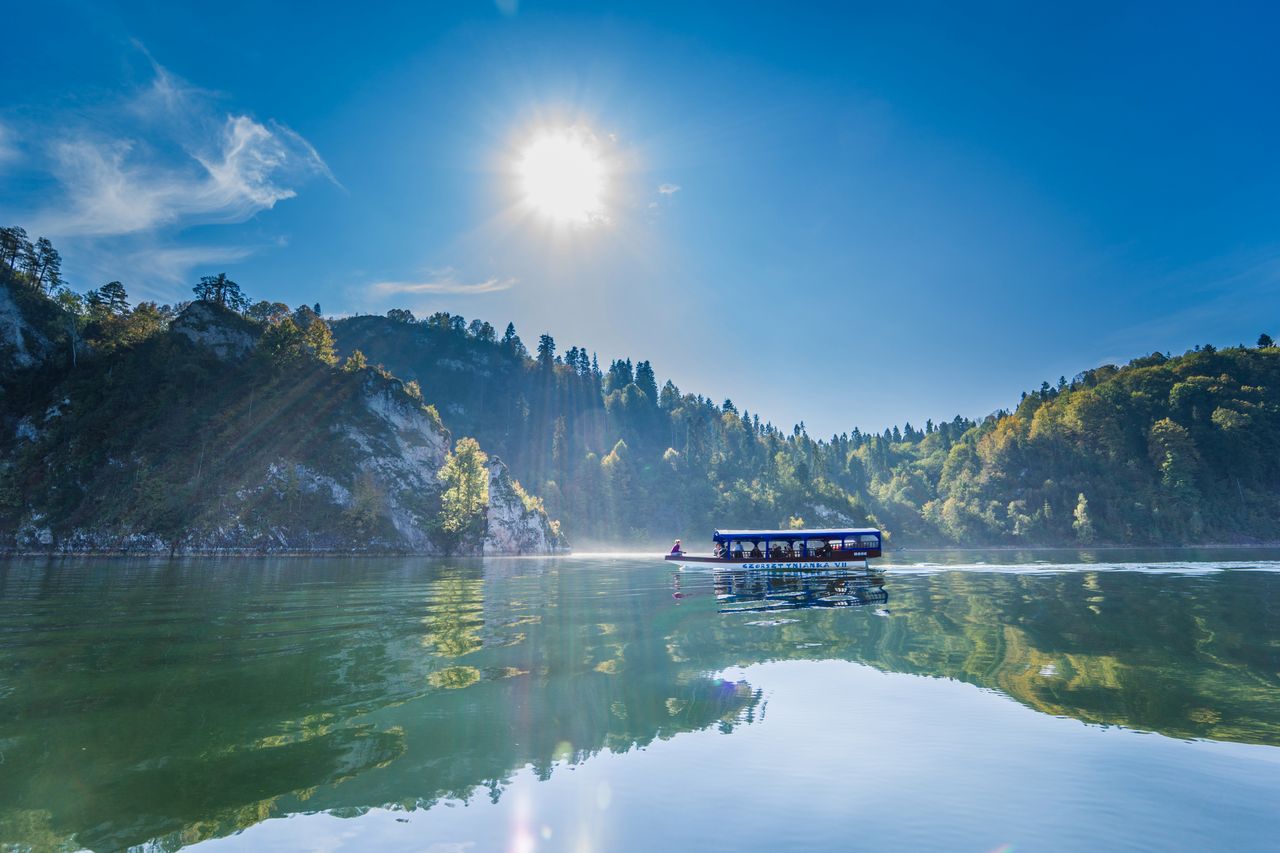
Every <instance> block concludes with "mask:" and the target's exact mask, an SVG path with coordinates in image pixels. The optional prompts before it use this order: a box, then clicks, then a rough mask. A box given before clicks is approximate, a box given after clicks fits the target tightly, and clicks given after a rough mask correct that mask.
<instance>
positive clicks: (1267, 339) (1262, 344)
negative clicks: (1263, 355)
mask: <svg viewBox="0 0 1280 853" xmlns="http://www.w3.org/2000/svg"><path fill="white" fill-rule="evenodd" d="M1275 345H1276V342H1275V341H1273V340H1272V339H1271V336H1270V335H1268V334H1267V333H1266V332H1263V333H1262V334H1260V335H1258V349H1270V348H1271V347H1273V346H1275Z"/></svg>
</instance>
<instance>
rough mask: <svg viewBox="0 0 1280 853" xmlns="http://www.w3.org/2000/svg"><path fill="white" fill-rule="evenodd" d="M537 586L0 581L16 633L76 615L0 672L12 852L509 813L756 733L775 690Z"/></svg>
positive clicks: (296, 571)
mask: <svg viewBox="0 0 1280 853" xmlns="http://www.w3.org/2000/svg"><path fill="white" fill-rule="evenodd" d="M526 565H528V566H532V567H533V569H532V570H529V569H526V574H524V575H521V574H518V573H511V572H508V574H509V576H508V577H504V578H503V579H502V580H501V581H500V582H499V583H498V584H497V585H496V586H494V585H493V584H490V583H489V582H488V580H487V578H486V575H485V573H484V571H482V569H481V567H480V565H479V564H478V563H472V564H461V565H453V566H444V567H441V566H439V565H434V564H427V565H423V564H422V563H421V562H420V561H405V562H404V563H403V564H401V567H400V568H396V565H395V564H394V563H390V562H381V563H374V564H372V565H370V564H368V563H360V562H356V561H353V562H350V563H342V562H339V561H318V562H315V563H310V562H309V561H308V562H302V561H299V562H298V563H288V562H280V563H276V564H272V565H271V566H270V567H268V568H266V569H264V568H263V566H262V565H261V564H257V565H254V566H252V567H251V568H247V569H246V570H244V571H238V570H237V569H235V568H227V569H225V571H224V572H223V573H222V574H221V576H220V577H218V578H217V579H216V580H215V579H214V578H213V577H212V576H210V575H209V574H207V566H206V565H197V566H194V567H181V566H176V565H174V566H167V567H165V566H156V567H143V568H137V567H136V566H135V567H134V568H131V569H129V568H126V567H123V566H122V567H120V568H119V569H116V568H115V567H113V571H112V572H103V573H100V574H99V575H96V576H95V575H92V574H90V575H88V576H84V575H77V574H76V573H75V572H74V571H72V572H68V573H66V575H65V576H64V575H62V574H60V570H59V569H58V568H57V567H52V568H49V569H48V570H47V571H44V572H41V571H39V570H37V571H35V572H33V573H32V577H31V578H29V579H28V582H26V583H16V584H15V583H14V579H13V578H12V577H8V578H6V577H4V570H3V569H0V584H3V583H5V582H6V581H7V582H8V583H7V586H5V589H6V596H7V597H8V602H4V601H0V617H3V615H4V611H3V609H2V608H3V606H4V605H5V604H6V603H9V604H13V603H15V602H21V601H22V600H23V598H24V596H25V597H27V598H35V597H37V596H40V595H41V594H42V591H44V590H49V589H50V588H51V587H52V588H55V589H56V592H54V593H51V594H50V596H51V597H57V598H58V599H59V607H58V609H57V610H56V612H55V611H53V610H51V611H50V613H51V614H54V615H51V616H50V617H49V618H50V619H51V620H52V621H50V622H48V623H45V624H36V625H35V626H34V629H35V630H34V631H33V632H32V637H31V639H30V644H29V645H25V646H23V645H18V646H16V647H11V648H9V649H7V650H6V651H7V653H9V654H10V657H9V660H8V661H7V662H6V666H5V667H3V668H0V749H2V750H3V751H4V753H5V769H6V770H7V771H9V772H5V773H0V847H4V846H5V845H6V844H20V845H37V846H39V847H41V848H46V847H47V848H54V847H58V846H62V847H66V848H68V849H75V848H79V847H89V848H92V849H95V850H115V849H120V848H123V847H127V846H131V845H137V844H143V843H147V842H153V843H154V844H155V846H156V847H158V848H160V849H173V848H176V847H178V846H181V845H185V844H189V843H193V842H195V841H198V840H201V839H203V838H210V837H218V836H222V835H226V834H229V833H232V832H236V831H238V830H239V829H243V828H244V827H246V826H249V825H252V824H254V823H257V822H259V821H261V820H263V819H265V818H267V817H272V816H277V815H282V814H292V813H295V812H300V811H331V812H333V813H335V814H352V813H359V812H360V811H363V810H365V809H367V808H369V807H374V806H383V805H399V806H403V807H408V808H423V807H428V806H430V805H432V804H433V803H435V802H437V801H439V800H441V799H469V798H471V797H472V796H474V793H475V791H476V790H477V789H480V790H486V789H487V791H488V793H487V796H488V797H490V798H492V799H494V800H496V799H497V798H498V797H500V796H501V793H502V790H503V789H504V788H505V787H506V785H507V784H508V783H509V781H510V780H511V778H512V777H513V775H514V774H515V773H516V772H518V771H520V770H521V769H522V768H526V767H528V768H531V769H532V770H533V772H534V773H535V774H536V775H537V776H538V777H540V778H547V777H549V776H551V775H552V774H553V773H554V772H555V769H556V767H557V766H558V765H561V764H564V763H566V762H569V763H576V762H580V761H583V760H585V759H586V758H588V757H589V756H592V755H594V754H596V753H598V752H600V751H601V750H605V749H608V750H613V751H618V752H624V751H628V750H631V749H635V748H637V747H643V746H645V745H647V744H649V743H652V742H653V741H655V740H658V739H666V738H671V737H674V736H675V735H677V734H680V733H682V732H689V731H696V730H699V729H706V728H718V729H720V730H722V731H732V730H733V729H734V728H735V727H736V726H738V725H740V724H742V723H746V722H750V721H751V720H752V719H754V716H755V713H756V708H757V706H758V705H759V704H760V701H761V697H760V694H759V691H757V690H755V689H753V688H752V687H750V686H749V685H748V684H746V683H745V682H734V681H725V680H722V679H718V678H715V677H712V676H709V675H707V673H706V672H705V670H703V669H702V668H701V666H700V664H698V663H694V662H687V663H679V662H676V661H673V660H672V659H671V658H670V656H669V655H668V654H667V652H666V642H665V641H664V639H663V636H662V634H661V633H660V632H658V631H656V630H655V629H654V626H653V624H652V623H651V622H650V621H649V620H647V619H637V615H638V614H637V613H636V611H635V608H634V601H633V600H629V599H627V598H626V597H625V596H623V597H618V598H611V597H605V598H603V599H601V598H599V597H597V596H596V595H595V594H594V589H593V587H592V584H591V582H590V578H589V577H585V576H583V575H580V574H579V575H577V576H574V577H572V578H571V579H569V580H566V579H565V578H562V577H561V576H560V575H559V574H558V573H556V572H555V571H543V570H542V569H541V568H539V566H540V564H537V563H531V564H526ZM51 576H52V577H51ZM654 594H655V595H660V594H661V593H660V591H655V593H654ZM646 612H651V608H648V609H646ZM112 614H115V615H114V616H113V615H112ZM122 614H129V615H127V616H126V615H122ZM113 619H114V620H116V622H115V623H114V624H115V625H116V626H117V627H118V625H119V624H120V621H119V620H126V621H128V622H129V625H130V628H129V630H126V631H116V632H113V631H112V627H113ZM135 623H136V624H135ZM67 626H74V627H72V628H68V627H67ZM51 638H56V640H57V642H56V643H53V642H50V639H51ZM55 650H56V651H55ZM51 733H52V734H51ZM15 768H20V769H19V770H17V772H14V769H15ZM69 768H70V770H69Z"/></svg>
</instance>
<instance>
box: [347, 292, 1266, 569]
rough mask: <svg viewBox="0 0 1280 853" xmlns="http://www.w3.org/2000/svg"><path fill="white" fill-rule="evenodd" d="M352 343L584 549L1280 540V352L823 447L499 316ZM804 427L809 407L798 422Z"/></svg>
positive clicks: (1036, 396)
mask: <svg viewBox="0 0 1280 853" xmlns="http://www.w3.org/2000/svg"><path fill="white" fill-rule="evenodd" d="M334 328H335V335H336V338H337V345H338V347H339V349H340V350H344V351H347V352H350V351H354V350H357V349H358V350H360V351H361V352H362V353H363V354H364V356H365V357H367V358H368V359H369V360H370V361H371V362H375V363H381V364H384V365H386V366H387V367H388V369H390V370H391V371H392V372H393V373H395V374H396V375H399V376H403V377H406V378H414V379H416V380H417V381H419V383H420V384H421V385H422V388H423V393H424V394H425V396H426V399H428V400H429V401H431V402H432V403H434V404H435V405H436V406H437V407H438V409H439V410H440V412H441V415H442V417H443V418H444V420H445V422H446V423H448V424H450V426H451V427H452V428H454V429H456V430H459V431H460V432H462V433H464V434H467V435H475V436H477V437H479V438H480V440H481V441H482V443H484V444H485V446H488V447H493V448H495V449H496V450H497V452H499V453H501V454H502V456H503V458H504V459H507V460H509V462H510V464H511V465H512V467H513V470H515V471H516V472H517V474H518V476H520V477H521V479H522V480H523V481H524V482H527V483H531V484H536V485H535V486H533V488H534V489H536V490H537V491H538V492H539V494H541V496H542V497H543V498H544V500H545V501H546V505H547V508H548V511H549V512H550V513H551V514H552V515H553V516H555V517H558V518H560V519H561V520H562V521H563V522H564V524H565V527H566V530H567V531H568V532H569V534H570V536H571V537H574V538H575V540H576V541H579V542H582V541H602V542H613V541H631V542H640V541H656V540H660V539H664V538H669V537H670V536H673V535H681V534H683V535H684V536H685V537H686V538H690V539H694V538H695V537H696V539H700V538H701V537H702V536H703V535H705V534H707V533H708V532H709V531H710V530H711V529H712V528H713V527H716V526H720V527H727V526H748V525H768V526H774V525H782V526H786V525H787V524H799V523H801V522H803V523H806V524H810V525H813V524H835V523H848V522H855V523H859V524H861V523H864V522H865V523H870V524H875V525H881V526H883V527H885V528H886V529H887V530H888V531H889V532H890V533H891V535H892V536H893V537H894V541H895V542H897V543H898V544H900V545H901V544H925V543H959V544H1018V543H1022V544H1067V543H1100V544H1101V543H1114V544H1123V543H1134V544H1139V543H1150V542H1161V543H1181V542H1200V541H1215V542H1222V541H1250V540H1277V539H1280V523H1278V522H1277V518H1278V515H1277V510H1278V509H1280V454H1277V452H1276V450H1277V441H1278V440H1280V417H1278V413H1280V408H1278V406H1277V404H1278V403H1280V399H1277V393H1278V391H1280V384H1278V383H1280V349H1276V348H1275V347H1274V346H1272V345H1271V342H1270V339H1269V338H1266V337H1265V336H1264V337H1263V338H1262V339H1261V340H1260V344H1261V346H1260V347H1259V348H1258V349H1246V348H1243V347H1236V348H1231V349H1222V350H1217V349H1215V348H1213V347H1211V346H1206V347H1204V348H1197V349H1196V350H1194V351H1192V352H1188V353H1186V354H1185V355H1182V356H1178V357H1174V358H1169V357H1166V356H1164V355H1161V354H1158V353H1157V354H1153V355H1151V356H1148V357H1145V358H1140V359H1137V360H1135V361H1133V362H1131V363H1130V364H1129V365H1126V366H1124V367H1114V366H1110V365H1108V366H1103V367H1099V368H1096V369H1093V370H1088V371H1085V372H1083V373H1081V374H1080V375H1078V376H1077V377H1075V379H1074V380H1072V381H1070V382H1068V381H1067V380H1066V379H1065V378H1063V379H1061V380H1060V381H1059V382H1058V383H1057V385H1056V386H1051V385H1049V384H1048V383H1045V384H1044V385H1043V386H1042V387H1041V389H1040V390H1038V391H1035V392H1033V393H1030V394H1024V395H1023V397H1022V402H1021V403H1020V404H1019V405H1018V406H1017V407H1016V409H1014V410H1013V411H1001V412H997V413H995V414H992V415H990V416H988V417H986V418H984V419H983V420H982V421H981V422H978V423H975V422H972V421H968V420H965V419H963V418H960V417H955V418H953V419H951V420H949V421H942V422H941V423H939V424H934V423H933V422H932V421H929V422H927V423H926V424H924V426H923V428H917V427H913V426H912V425H911V424H907V425H905V426H903V427H901V428H899V427H893V428H892V429H886V430H885V431H884V432H883V433H879V434H867V433H862V432H860V431H859V430H858V429H856V428H855V429H853V430H852V431H850V432H847V433H842V434H840V435H835V436H831V437H829V438H825V439H818V438H814V437H812V436H810V435H809V434H808V432H807V431H806V430H805V428H804V424H803V422H800V423H799V424H797V425H796V426H794V427H792V428H790V429H786V430H784V429H780V428H778V427H776V426H774V425H772V424H768V423H761V422H760V420H759V418H758V417H756V416H754V415H752V414H750V413H749V412H746V411H739V410H738V409H737V407H736V406H734V404H733V403H732V401H730V400H723V401H722V402H719V403H717V402H716V401H715V399H714V398H710V397H706V396H702V395H695V394H688V393H682V392H681V391H680V390H679V389H678V388H677V387H676V386H675V385H674V384H673V383H672V382H670V381H667V382H665V383H664V384H663V385H662V386H661V388H659V385H658V380H657V377H655V376H654V374H653V370H652V368H651V367H650V365H649V363H648V362H647V361H632V360H631V359H626V360H613V361H612V362H611V363H610V364H609V365H608V366H607V367H606V368H602V367H601V366H600V365H599V364H598V362H597V359H596V356H595V355H594V354H593V353H592V354H589V353H588V351H587V350H586V349H584V348H582V347H579V346H571V347H569V348H567V349H566V350H563V351H562V350H560V349H558V348H557V346H556V343H555V341H554V340H552V339H551V338H550V337H548V336H547V335H542V336H541V337H540V339H539V341H538V344H537V346H536V348H535V352H534V353H533V354H532V355H530V354H529V353H528V352H527V351H526V348H525V345H524V344H523V342H522V341H521V340H520V338H519V336H518V335H517V334H516V331H515V328H514V327H513V326H511V325H508V326H507V328H506V331H505V333H504V334H502V335H498V334H497V333H496V330H495V329H494V328H493V327H492V326H490V325H489V324H488V323H485V322H483V321H474V320H473V321H471V322H470V323H468V322H466V321H465V320H464V318H462V317H458V316H451V315H449V314H443V313H441V314H436V315H433V316H431V317H429V318H427V319H426V320H425V321H417V320H416V319H415V318H413V316H412V315H411V314H409V313H408V312H406V311H392V312H390V313H389V316H387V317H372V316H363V317H353V318H348V319H345V320H341V321H338V322H337V323H336V324H335V327H334ZM796 414H797V416H798V417H802V416H804V415H805V413H804V412H797V413H796Z"/></svg>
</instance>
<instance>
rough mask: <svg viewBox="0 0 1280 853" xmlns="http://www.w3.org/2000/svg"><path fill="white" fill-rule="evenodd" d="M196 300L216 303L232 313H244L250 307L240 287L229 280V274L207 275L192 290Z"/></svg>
mask: <svg viewBox="0 0 1280 853" xmlns="http://www.w3.org/2000/svg"><path fill="white" fill-rule="evenodd" d="M191 290H192V292H193V293H195V295H196V299H200V300H203V301H205V302H216V303H218V304H219V305H222V306H225V307H227V308H230V309H231V310H232V311H243V310H245V309H246V308H247V307H249V300H248V298H247V297H246V296H245V295H244V293H243V292H241V290H240V285H238V284H236V283H235V282H234V281H232V280H231V279H229V278H227V274H226V273H224V272H220V273H218V274H217V275H206V276H204V277H203V278H201V279H200V283H199V284H197V285H196V286H195V287H193V288H191Z"/></svg>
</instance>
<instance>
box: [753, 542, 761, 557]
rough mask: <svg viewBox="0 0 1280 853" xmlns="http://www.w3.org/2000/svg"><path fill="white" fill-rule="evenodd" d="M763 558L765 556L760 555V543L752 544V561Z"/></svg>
mask: <svg viewBox="0 0 1280 853" xmlns="http://www.w3.org/2000/svg"><path fill="white" fill-rule="evenodd" d="M763 556H764V554H762V553H760V543H759V542H752V543H751V559H753V560H759V559H760V558H762V557H763Z"/></svg>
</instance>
